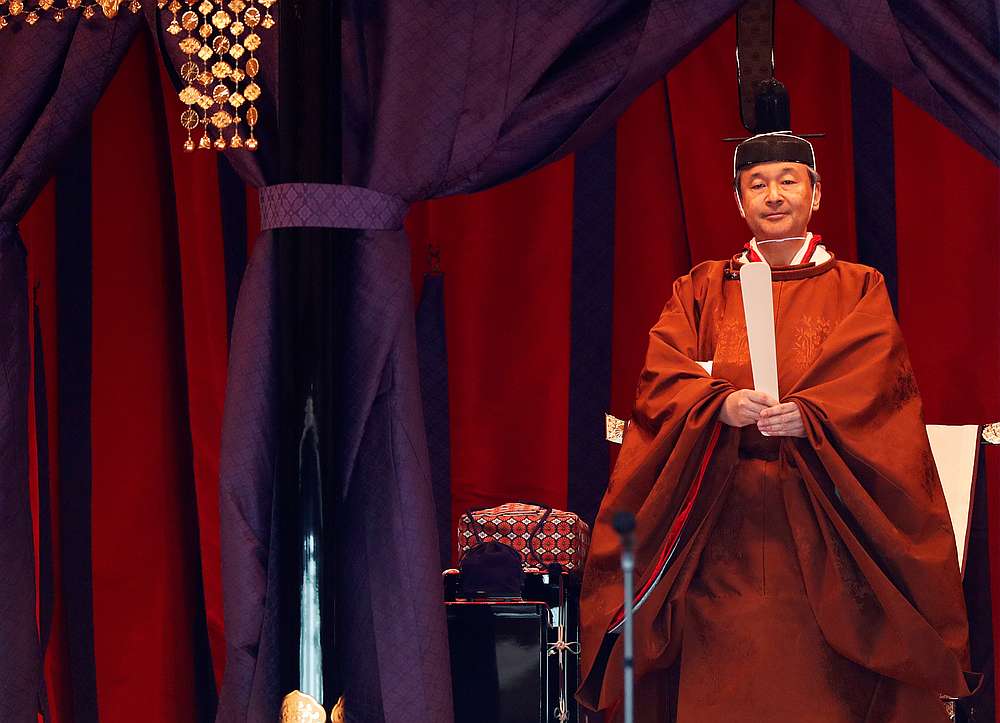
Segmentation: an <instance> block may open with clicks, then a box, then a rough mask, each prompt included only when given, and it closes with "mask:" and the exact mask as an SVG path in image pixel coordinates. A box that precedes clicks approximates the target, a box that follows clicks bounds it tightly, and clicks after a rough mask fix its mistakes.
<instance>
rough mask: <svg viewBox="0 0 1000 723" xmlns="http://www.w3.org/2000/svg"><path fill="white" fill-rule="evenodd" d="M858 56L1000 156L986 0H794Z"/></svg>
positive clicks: (990, 7)
mask: <svg viewBox="0 0 1000 723" xmlns="http://www.w3.org/2000/svg"><path fill="white" fill-rule="evenodd" d="M799 3H800V4H801V5H802V6H803V7H805V8H806V9H807V10H809V12H811V13H812V14H813V15H815V16H816V18H817V19H819V21H820V22H821V23H823V24H824V25H825V26H826V27H827V28H829V29H830V30H831V31H832V32H833V33H834V34H835V35H836V36H837V37H838V38H839V39H840V40H841V42H843V43H844V44H845V45H846V46H847V47H848V48H850V49H851V51H852V52H853V53H855V54H856V55H857V56H858V57H859V58H861V59H862V60H864V61H865V62H866V63H867V64H868V65H870V66H871V67H872V68H874V69H875V70H876V71H877V72H878V73H879V74H880V75H882V76H883V77H884V78H885V79H886V80H888V81H889V82H890V83H892V85H893V86H894V87H895V88H897V89H898V90H900V91H901V92H902V93H903V94H904V95H905V96H907V97H908V98H910V100H912V101H913V102H914V103H916V104H917V105H919V106H920V107H921V108H923V109H924V110H925V111H927V112H928V113H930V114H931V115H932V116H934V117H935V118H936V119H937V120H939V121H941V122H942V123H944V125H946V126H947V127H948V128H950V129H951V130H952V131H954V132H955V133H957V134H958V135H959V136H960V137H961V138H962V139H963V140H965V142H966V143H968V144H969V145H971V146H972V147H973V148H975V149H976V150H978V151H979V152H980V153H982V154H983V155H984V156H986V157H987V158H989V159H990V160H991V161H993V162H994V163H997V164H1000V96H998V94H997V88H998V87H1000V10H998V8H997V4H996V3H995V2H993V0H964V1H963V2H961V3H954V2H950V1H949V0H910V1H908V2H891V1H890V0H864V1H863V2H859V1H858V0H839V1H838V2H830V1H829V0H799Z"/></svg>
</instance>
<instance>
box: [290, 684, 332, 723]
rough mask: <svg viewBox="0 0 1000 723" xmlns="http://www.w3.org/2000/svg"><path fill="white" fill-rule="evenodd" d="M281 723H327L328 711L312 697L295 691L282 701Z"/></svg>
mask: <svg viewBox="0 0 1000 723" xmlns="http://www.w3.org/2000/svg"><path fill="white" fill-rule="evenodd" d="M281 723H326V710H325V709H324V708H323V706H321V705H320V704H319V703H317V702H316V699H315V698H313V697H312V696H311V695H307V694H305V693H303V692H301V691H298V690H293V691H292V692H291V693H289V694H288V695H286V696H285V699H284V700H283V701H281Z"/></svg>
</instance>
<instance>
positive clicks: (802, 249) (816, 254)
mask: <svg viewBox="0 0 1000 723" xmlns="http://www.w3.org/2000/svg"><path fill="white" fill-rule="evenodd" d="M812 237H813V235H812V231H807V232H806V237H805V239H803V241H802V245H801V246H799V250H798V251H796V252H795V255H794V256H792V260H791V261H790V262H789V264H788V265H789V266H798V265H799V264H801V263H802V258H803V257H804V256H805V255H806V250H807V249H808V248H809V242H810V241H812ZM750 248H752V249H753V250H754V251H755V252H756V254H757V255H758V256H759V257H760V259H761V261H763V262H764V263H765V264H766V263H767V258H765V256H764V254H762V253H761V252H760V249H759V248H758V247H757V239H756V238H752V239H750ZM747 255H748V254H747V252H746V251H744V252H743V254H742V255H741V256H740V262H741V263H746V262H747ZM830 258H831V256H830V254H829V252H827V250H826V247H825V246H824V245H823V244H822V243H819V244H816V249H815V250H814V251H813V255H812V258H811V259H810V261H812V262H813V263H815V264H816V265H817V266H819V265H820V264H822V263H824V262H825V261H829V260H830Z"/></svg>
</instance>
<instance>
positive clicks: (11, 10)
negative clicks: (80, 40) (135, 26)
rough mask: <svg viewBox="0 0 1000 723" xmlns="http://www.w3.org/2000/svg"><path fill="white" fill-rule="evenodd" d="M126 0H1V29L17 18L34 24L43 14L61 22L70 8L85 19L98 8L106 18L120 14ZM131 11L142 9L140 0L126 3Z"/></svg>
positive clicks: (94, 13)
mask: <svg viewBox="0 0 1000 723" xmlns="http://www.w3.org/2000/svg"><path fill="white" fill-rule="evenodd" d="M123 2H124V0H62V1H61V2H57V1H56V0H34V1H33V0H0V30H3V29H4V28H6V27H7V26H8V25H11V24H13V23H14V21H16V20H23V21H24V22H25V23H27V24H28V25H34V24H35V23H37V22H38V21H39V20H41V18H42V16H43V15H46V14H48V15H50V16H51V17H52V20H53V21H55V22H57V23H61V22H62V21H63V20H65V19H66V12H67V11H69V10H80V8H83V10H82V12H81V14H82V15H83V18H84V20H90V19H91V18H93V17H94V16H95V15H96V14H97V11H98V10H101V12H103V13H104V17H106V18H114V17H115V16H117V15H118V9H119V7H120V6H121V4H122V3H123ZM126 7H127V8H128V9H129V11H130V12H132V13H133V14H134V13H138V12H139V11H140V10H142V4H141V3H140V2H139V0H130V2H129V3H128V4H127V5H126Z"/></svg>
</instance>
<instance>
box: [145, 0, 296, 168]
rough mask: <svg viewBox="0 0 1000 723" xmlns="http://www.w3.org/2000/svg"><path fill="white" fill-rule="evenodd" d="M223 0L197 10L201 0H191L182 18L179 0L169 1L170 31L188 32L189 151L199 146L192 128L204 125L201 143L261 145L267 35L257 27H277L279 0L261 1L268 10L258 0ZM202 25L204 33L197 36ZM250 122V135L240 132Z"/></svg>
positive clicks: (204, 2) (184, 69) (204, 1)
mask: <svg viewBox="0 0 1000 723" xmlns="http://www.w3.org/2000/svg"><path fill="white" fill-rule="evenodd" d="M161 1H162V2H167V0H161ZM217 1H218V2H220V3H221V2H225V5H224V6H223V5H221V4H220V5H215V4H213V2H212V1H211V0H201V1H200V2H198V5H197V13H196V12H195V7H194V3H195V2H197V0H185V2H186V3H187V6H188V7H187V10H186V11H185V12H184V13H183V14H182V15H181V17H180V21H179V22H178V21H177V11H178V10H180V9H181V5H180V3H179V0H169V2H170V5H167V8H168V9H169V10H170V11H171V13H172V19H171V21H170V23H169V24H168V26H167V32H169V33H171V34H172V35H177V34H179V33H180V32H181V30H186V31H187V35H186V36H185V37H184V38H183V39H182V40H181V41H180V43H179V47H180V49H181V52H183V53H184V54H185V55H186V56H187V60H186V62H185V63H184V64H183V65H182V66H181V78H183V79H184V82H185V83H187V85H186V86H185V87H184V88H183V89H182V90H181V91H180V94H179V96H180V99H181V102H183V103H184V104H185V105H186V106H188V108H187V110H185V111H184V112H183V113H182V114H181V125H183V126H184V128H185V129H186V130H187V132H188V137H187V140H185V142H184V150H186V151H193V150H194V149H195V141H194V138H193V137H192V132H193V131H194V130H195V129H196V128H197V127H198V126H201V127H202V135H201V137H200V138H199V139H198V143H197V147H198V148H212V147H214V148H216V149H217V150H220V151H221V150H225V149H226V148H247V149H249V150H251V151H252V150H255V149H256V148H257V138H256V136H255V135H254V127H255V126H256V125H257V121H258V120H259V114H258V111H257V106H256V105H255V104H254V101H256V100H257V99H258V98H260V95H261V89H260V86H259V85H257V82H256V78H257V75H258V73H260V62H259V60H258V59H257V57H256V56H255V52H256V50H257V49H258V48H259V47H260V44H261V38H260V36H259V35H258V34H257V33H256V28H257V27H258V26H262V27H265V28H271V27H273V26H274V24H275V23H274V18H273V17H271V14H270V8H271V6H272V5H274V3H275V2H276V0H260V4H261V5H262V6H263V7H264V8H265V10H266V12H265V13H264V14H262V13H261V11H260V7H258V5H257V0H217ZM175 3H176V5H175ZM199 14H200V15H201V17H200V18H199V17H198V16H199ZM196 29H197V31H198V36H200V37H195V34H194V31H195V30H196ZM195 55H197V56H198V59H199V60H201V65H200V67H199V65H198V63H196V62H195V60H194V56H195ZM244 56H246V60H245V63H243V59H244ZM241 63H242V65H241ZM244 81H246V84H245V85H243V82H244ZM244 104H247V107H246V111H245V112H243V114H242V115H241V109H242V107H243V106H244ZM196 105H197V106H198V107H199V108H200V109H201V114H200V115H199V113H198V111H197V110H195V108H194V106H196ZM244 123H245V124H246V127H247V129H248V130H247V138H246V139H244V138H243V136H242V134H241V132H240V126H241V125H242V124H244ZM209 126H212V127H213V128H214V129H215V132H214V133H210V131H209ZM230 126H232V127H233V130H232V135H231V136H230V137H229V139H228V141H227V139H226V135H225V133H226V129H227V128H229V127H230ZM212 135H215V140H214V141H212V140H211V136H212Z"/></svg>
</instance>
